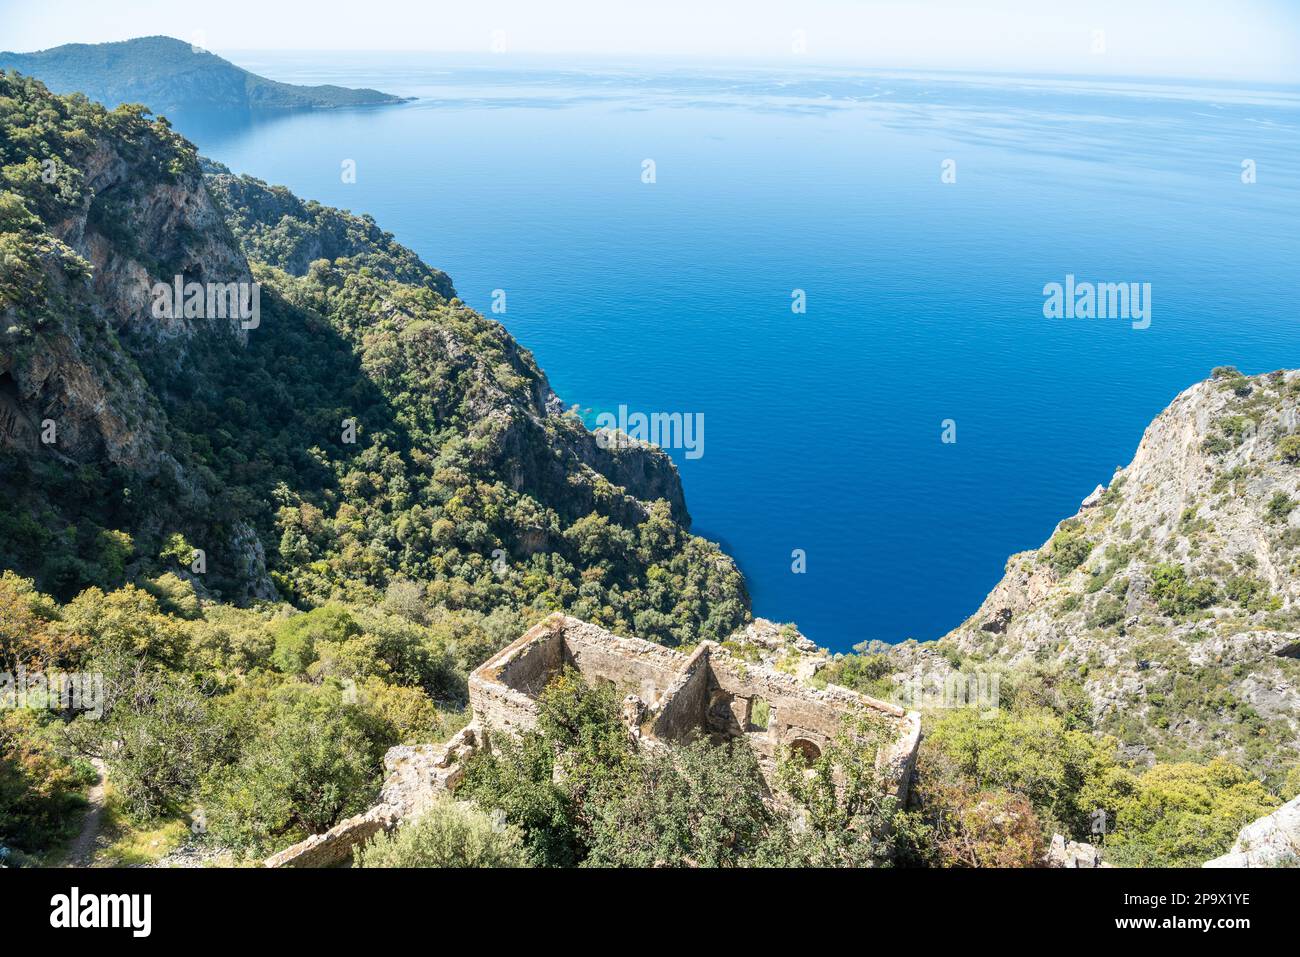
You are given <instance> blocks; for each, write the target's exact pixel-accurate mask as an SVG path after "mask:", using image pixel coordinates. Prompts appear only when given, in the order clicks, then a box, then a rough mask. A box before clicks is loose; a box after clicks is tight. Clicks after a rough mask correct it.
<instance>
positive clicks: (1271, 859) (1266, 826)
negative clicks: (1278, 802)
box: [1202, 797, 1300, 867]
mask: <svg viewBox="0 0 1300 957" xmlns="http://www.w3.org/2000/svg"><path fill="white" fill-rule="evenodd" d="M1202 866H1203V867H1300V797H1297V798H1295V799H1294V800H1291V801H1289V802H1287V803H1286V804H1283V805H1282V806H1281V807H1280V808H1278V809H1277V810H1276V811H1274V812H1273V813H1272V814H1269V815H1266V816H1265V817H1261V818H1260V819H1259V820H1257V821H1255V822H1253V823H1251V824H1247V825H1246V826H1245V827H1243V828H1242V829H1241V833H1240V834H1238V835H1237V840H1236V843H1234V844H1233V845H1232V848H1231V849H1230V850H1229V851H1228V853H1227V854H1224V855H1223V856H1222V857H1216V858H1215V859H1214V860H1212V861H1206V862H1205V863H1204V864H1203V865H1202Z"/></svg>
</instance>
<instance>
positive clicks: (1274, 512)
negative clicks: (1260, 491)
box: [1264, 492, 1296, 524]
mask: <svg viewBox="0 0 1300 957" xmlns="http://www.w3.org/2000/svg"><path fill="white" fill-rule="evenodd" d="M1295 507H1296V503H1295V502H1294V501H1292V499H1291V496H1289V495H1287V494H1286V492H1274V493H1273V497H1272V498H1271V499H1269V500H1268V504H1267V505H1266V506H1264V517H1265V518H1266V519H1268V520H1269V521H1270V522H1273V523H1274V524H1276V523H1278V522H1284V521H1286V519H1287V518H1288V517H1289V516H1290V514H1291V512H1292V510H1294V509H1295Z"/></svg>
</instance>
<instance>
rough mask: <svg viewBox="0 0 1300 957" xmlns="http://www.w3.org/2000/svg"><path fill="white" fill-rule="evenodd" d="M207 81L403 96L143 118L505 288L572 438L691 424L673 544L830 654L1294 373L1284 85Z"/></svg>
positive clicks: (704, 77) (977, 587)
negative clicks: (1176, 401) (359, 104)
mask: <svg viewBox="0 0 1300 957" xmlns="http://www.w3.org/2000/svg"><path fill="white" fill-rule="evenodd" d="M232 58H233V59H234V60H235V61H236V62H237V63H239V64H240V65H241V66H245V67H247V68H249V69H252V70H254V71H255V72H258V73H262V74H264V75H267V76H270V77H272V78H275V79H279V80H286V81H290V82H296V83H325V82H330V83H339V84H344V85H349V86H370V87H374V88H377V89H381V90H385V91H387V92H392V93H399V94H404V95H408V96H413V97H417V98H418V99H416V100H415V101H414V102H411V103H407V104H405V105H401V106H394V107H386V108H379V109H366V110H352V111H344V112H320V113H299V114H293V115H289V116H284V117H280V118H276V119H274V120H270V121H262V122H258V123H256V124H247V123H241V122H238V121H234V120H225V121H222V122H212V121H211V120H209V121H206V122H200V121H197V120H194V121H190V120H180V121H178V122H179V125H180V127H181V128H182V129H183V130H185V131H186V132H187V133H189V134H191V135H192V136H194V137H195V138H196V139H197V141H198V143H199V145H200V147H201V149H202V151H203V152H204V153H205V154H206V155H209V156H211V157H213V158H215V159H217V160H220V161H222V162H224V163H226V164H228V165H230V166H231V167H233V168H234V169H235V170H236V171H237V172H246V173H251V174H253V175H256V176H258V177H260V178H262V179H265V180H268V181H270V182H273V183H283V184H285V185H287V186H289V187H291V188H292V189H293V190H294V191H295V192H297V193H299V194H300V195H302V196H305V197H311V198H314V199H318V200H320V201H322V202H324V203H327V204H330V205H335V206H341V207H345V208H348V209H351V210H353V211H356V212H367V213H370V214H372V215H373V216H374V217H375V218H376V220H378V222H379V223H380V224H381V225H382V226H384V227H385V228H387V229H389V230H391V231H392V232H394V233H395V234H396V236H397V238H398V239H399V240H400V241H401V242H403V243H405V244H407V245H409V246H411V247H412V248H414V249H415V250H416V251H417V252H418V253H419V254H420V255H421V256H422V257H423V258H424V259H426V260H427V261H428V262H430V263H431V264H433V265H435V266H438V267H440V268H442V269H445V270H446V271H447V272H448V273H449V274H450V275H451V276H452V279H453V280H454V282H455V284H456V287H457V289H458V290H459V292H460V294H461V296H462V298H464V299H465V301H466V302H468V303H469V304H470V305H472V306H474V307H476V308H478V309H480V310H482V311H484V312H485V313H486V314H491V313H490V307H491V304H492V293H493V290H495V289H502V290H505V292H506V296H507V299H506V303H507V312H506V313H505V314H504V315H497V316H496V318H499V319H501V321H503V322H504V324H505V325H506V327H507V328H508V329H509V330H510V331H511V332H512V333H513V334H514V335H515V336H516V337H517V338H518V339H519V340H520V341H521V342H522V343H523V344H524V345H525V346H527V347H528V348H530V349H531V350H532V351H533V352H534V353H535V355H536V356H537V358H538V360H539V362H540V363H541V365H542V367H543V368H544V369H545V370H546V372H547V373H548V375H549V377H550V380H551V383H552V385H553V386H554V388H555V389H556V391H557V392H558V393H559V395H560V396H561V398H563V399H564V400H565V401H566V402H568V403H570V404H573V403H576V404H578V405H579V406H580V407H581V408H582V409H583V410H584V412H585V414H587V415H588V416H589V418H594V416H595V415H596V414H597V413H599V412H602V411H609V410H615V409H617V407H618V406H619V405H626V406H627V407H628V408H629V409H631V410H633V411H644V412H653V411H664V412H689V413H702V414H703V416H704V422H705V442H704V454H703V456H702V457H700V458H698V459H688V458H686V457H685V456H684V455H683V453H682V451H681V450H677V451H673V452H672V454H673V456H674V458H675V459H676V461H677V463H678V465H679V467H680V469H681V473H682V479H683V481H684V483H685V488H686V496H687V503H688V505H689V508H690V510H691V512H692V515H693V516H694V519H695V526H694V527H695V530H696V531H697V532H698V533H700V534H703V535H705V536H707V537H710V538H713V539H715V540H717V541H719V542H721V543H722V544H723V545H724V547H725V548H726V549H727V551H728V552H730V553H731V554H732V555H734V556H735V557H736V559H737V560H738V562H739V564H740V566H741V568H742V569H743V571H744V573H745V575H746V576H747V579H748V581H749V583H750V587H751V591H752V595H753V600H754V610H755V613H756V614H759V615H763V616H767V617H770V618H774V619H777V620H780V621H794V622H796V623H797V624H798V625H799V626H800V627H801V628H802V629H803V630H804V631H805V632H806V633H807V634H808V635H810V636H811V637H812V638H813V639H815V640H816V641H818V642H819V643H821V644H824V645H827V646H829V647H831V648H833V649H837V650H848V649H849V648H850V647H851V646H852V645H853V644H855V643H857V642H860V641H863V640H865V639H871V638H879V639H884V640H886V641H898V640H902V639H904V638H907V637H916V638H921V639H926V638H935V637H938V636H939V635H941V634H943V633H944V632H946V631H947V630H949V629H950V628H952V627H954V626H955V625H957V624H958V623H959V622H961V621H962V620H963V619H964V618H965V617H966V616H967V615H969V614H970V613H971V612H973V611H974V610H975V608H976V607H977V606H978V605H979V603H980V601H981V600H982V599H983V597H984V595H985V594H986V593H987V592H988V590H989V589H990V588H991V587H992V585H993V584H995V583H996V582H997V580H998V579H999V578H1000V576H1001V574H1002V570H1003V566H1004V563H1005V561H1006V558H1007V556H1008V555H1010V554H1011V553H1013V552H1016V551H1020V550H1023V549H1026V548H1031V547H1036V546H1037V545H1039V544H1041V543H1042V542H1043V541H1044V540H1045V539H1046V538H1047V537H1048V536H1049V535H1050V534H1051V532H1052V530H1053V528H1054V526H1055V524H1056V523H1057V522H1058V521H1059V520H1060V519H1062V518H1064V517H1066V516H1068V515H1070V514H1072V513H1073V512H1074V511H1075V510H1076V509H1077V507H1078V503H1079V501H1080V499H1082V498H1083V497H1084V496H1085V495H1086V494H1088V493H1089V492H1090V491H1091V490H1092V489H1093V487H1094V486H1095V485H1097V484H1098V483H1103V484H1104V483H1105V482H1106V481H1107V480H1108V478H1109V476H1110V474H1111V473H1112V471H1113V470H1114V468H1115V467H1116V466H1119V465H1122V464H1125V463H1127V462H1128V460H1129V459H1130V458H1131V457H1132V454H1133V451H1134V449H1135V448H1136V446H1137V442H1138V439H1139V438H1140V436H1141V434H1142V431H1143V429H1144V427H1145V426H1146V425H1147V424H1148V423H1149V422H1150V420H1151V419H1152V418H1153V417H1154V416H1155V415H1156V414H1157V413H1158V412H1159V411H1160V410H1161V409H1162V408H1164V406H1165V405H1166V404H1168V402H1169V401H1170V400H1171V399H1172V398H1173V397H1174V396H1175V395H1176V394H1177V393H1178V392H1180V391H1181V390H1182V389H1184V388H1186V387H1187V386H1189V385H1191V384H1192V383H1194V382H1195V381H1197V380H1199V379H1201V378H1204V377H1205V376H1206V375H1207V374H1208V373H1209V371H1210V369H1211V368H1212V367H1213V366H1216V365H1224V364H1232V365H1237V366H1239V367H1240V368H1241V369H1242V370H1243V371H1247V372H1251V373H1254V372H1261V371H1267V370H1271V369H1275V368H1281V367H1291V366H1297V365H1300V335H1298V329H1297V323H1298V322H1300V315H1298V313H1297V305H1296V285H1297V279H1298V278H1300V268H1298V267H1297V259H1298V257H1297V253H1300V229H1298V228H1297V226H1298V224H1300V90H1297V89H1290V88H1281V87H1269V88H1244V87H1237V86H1227V85H1194V84H1186V83H1177V82H1172V81H1171V82H1167V83H1157V82H1152V81H1149V80H1145V81H1107V82H1102V81H1097V80H1089V79H1087V78H1064V79H1062V78H1044V77H1038V78H1034V77H1014V76H963V75H957V74H931V75H919V74H913V75H902V74H884V73H868V72H859V73H854V72H852V71H848V70H813V69H806V70H801V71H790V70H786V69H771V68H769V69H764V68H740V67H725V68H723V67H718V66H716V65H714V66H709V65H699V64H688V63H666V64H665V63H660V64H651V65H644V64H642V65H626V64H624V65H613V66H610V65H602V64H584V65H581V66H574V65H572V64H569V65H567V66H560V65H557V63H556V62H555V61H550V62H547V61H541V62H536V63H520V62H517V61H514V60H504V59H492V60H489V61H485V62H476V61H470V60H463V59H454V58H446V57H436V56H433V55H425V56H416V55H401V56H384V57H379V56H375V55H360V54H357V55H351V54H349V55H340V54H313V55H304V54H292V55H290V54H283V55H281V54H275V55H271V54H267V53H264V52H259V53H255V54H246V55H237V54H236V55H232ZM348 159H351V160H354V161H355V163H356V171H357V176H356V182H355V183H345V182H343V181H342V177H341V175H340V171H341V164H342V162H343V161H344V160H348ZM645 159H653V160H654V162H655V167H656V182H655V183H653V184H646V183H643V182H642V163H643V160H645ZM949 159H951V160H953V161H955V164H956V173H957V176H956V182H955V183H949V184H945V183H943V182H942V181H941V171H942V166H941V164H942V163H943V162H944V161H945V160H949ZM1243 160H1253V161H1254V162H1255V164H1256V169H1257V177H1258V181H1257V182H1256V183H1254V184H1245V183H1243V182H1242V179H1241V173H1242V162H1243ZM1067 274H1073V275H1075V276H1077V277H1078V278H1079V279H1080V280H1081V281H1083V280H1092V281H1108V282H1109V281H1113V282H1121V281H1122V282H1149V283H1150V284H1151V289H1152V293H1151V295H1152V319H1151V324H1150V327H1149V328H1147V329H1134V328H1132V324H1131V323H1129V322H1126V321H1122V320H1083V319H1073V320H1070V319H1061V320H1051V319H1046V318H1044V315H1043V287H1044V285H1045V284H1046V283H1050V282H1053V281H1057V282H1061V281H1064V279H1065V276H1066V275H1067ZM795 289H802V290H804V292H805V294H806V297H807V311H806V313H804V314H796V313H794V312H792V310H791V301H792V300H791V295H792V290H795ZM945 420H953V421H954V422H955V424H956V438H957V441H956V442H955V443H944V442H942V441H941V435H942V431H943V423H944V421H945ZM796 549H802V550H803V552H804V553H805V554H806V572H805V573H803V574H795V573H794V572H792V553H793V552H794V550H796Z"/></svg>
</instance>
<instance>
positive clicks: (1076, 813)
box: [922, 708, 1116, 838]
mask: <svg viewBox="0 0 1300 957" xmlns="http://www.w3.org/2000/svg"><path fill="white" fill-rule="evenodd" d="M1115 748H1116V744H1115V741H1114V739H1112V738H1107V737H1102V738H1098V737H1094V736H1093V735H1092V734H1090V733H1088V732H1086V731H1080V730H1070V729H1068V728H1067V726H1066V724H1065V722H1064V721H1063V720H1062V718H1061V717H1059V716H1058V715H1056V714H1054V713H1052V712H1051V711H1049V710H1047V709H1043V708H1026V709H1024V710H1022V711H1018V712H1011V711H1007V710H1001V711H998V712H997V713H996V714H994V715H992V716H985V717H981V716H980V713H979V712H977V711H975V710H974V709H958V710H953V711H950V712H948V713H947V714H944V715H942V716H941V717H940V718H939V719H938V720H937V721H936V722H935V723H934V724H933V725H932V727H931V728H930V729H929V730H928V732H927V734H926V737H925V740H924V742H923V744H922V750H923V751H927V752H939V753H940V754H942V755H943V756H944V757H945V758H946V759H947V760H948V762H950V764H949V766H950V767H951V768H952V771H953V773H954V774H955V775H956V779H957V780H958V781H960V782H962V783H963V784H964V785H965V786H966V787H967V788H968V789H969V790H970V791H972V792H980V791H1007V792H1010V793H1012V794H1019V795H1022V796H1023V797H1025V798H1026V799H1027V800H1028V801H1029V803H1030V804H1031V805H1032V806H1033V808H1034V811H1035V813H1036V814H1037V816H1038V817H1039V818H1040V819H1041V820H1042V822H1043V824H1044V826H1045V827H1051V828H1054V829H1056V830H1061V831H1063V832H1064V833H1067V834H1069V835H1071V836H1073V837H1075V838H1082V837H1084V836H1086V834H1087V833H1088V829H1089V821H1090V818H1089V815H1090V814H1091V813H1092V811H1094V810H1095V809H1096V808H1098V807H1102V806H1104V805H1105V800H1106V797H1107V795H1108V793H1109V792H1108V788H1109V781H1110V778H1111V776H1112V775H1113V773H1114V772H1115V769H1116V764H1115Z"/></svg>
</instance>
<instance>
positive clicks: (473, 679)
mask: <svg viewBox="0 0 1300 957" xmlns="http://www.w3.org/2000/svg"><path fill="white" fill-rule="evenodd" d="M567 665H572V666H573V667H575V668H577V669H578V671H580V672H581V673H582V675H583V676H584V677H585V678H586V679H587V680H589V681H608V682H611V683H613V684H614V685H615V686H617V687H618V688H619V689H620V690H621V691H623V692H624V693H625V695H626V696H625V698H624V701H623V715H624V718H625V720H626V721H627V722H628V726H629V730H630V731H631V732H632V734H633V736H634V737H635V738H637V740H639V741H641V742H643V743H644V744H646V745H648V746H652V747H653V746H658V747H662V746H668V745H671V744H674V743H680V742H685V741H690V740H692V739H694V738H696V737H698V736H701V735H704V736H709V737H713V738H738V737H744V738H745V740H746V741H748V743H749V745H750V746H751V747H752V748H753V750H754V753H755V755H756V756H757V758H758V762H759V767H760V768H761V769H762V771H763V773H764V775H765V776H766V777H767V778H768V780H769V782H770V781H771V780H772V775H773V773H774V772H775V770H776V763H777V760H778V757H779V755H780V753H781V749H782V748H784V747H795V748H798V749H800V750H802V751H804V753H805V754H807V755H808V756H809V757H816V756H817V755H818V754H820V753H821V752H822V751H823V750H824V749H825V748H826V747H827V746H829V745H830V743H831V742H832V741H833V740H834V739H835V737H836V735H837V734H838V733H839V732H840V729H841V728H842V727H843V726H844V722H845V719H846V718H849V717H851V716H852V715H854V714H862V713H867V714H873V715H875V716H876V717H877V718H878V719H880V720H881V721H883V722H884V723H885V724H886V726H887V727H888V729H889V730H890V731H892V733H893V735H894V737H893V740H892V741H891V742H890V743H888V744H886V745H885V746H884V747H882V748H881V749H880V751H879V753H878V755H877V763H878V764H879V766H880V767H881V768H882V769H883V770H884V771H885V773H886V776H887V778H888V779H889V780H891V781H893V782H895V787H896V793H897V794H898V796H899V797H900V798H904V799H905V798H906V796H907V788H908V784H909V782H910V780H911V776H912V768H913V765H914V764H915V760H916V750H917V746H918V744H919V743H920V738H921V721H920V717H919V715H917V714H916V713H914V712H905V711H904V710H903V709H902V708H900V707H898V706H897V705H893V704H890V703H888V702H885V701H878V700H876V699H874V698H869V697H867V696H865V695H860V694H857V693H856V692H853V691H850V690H848V689H847V688H840V687H836V686H834V685H828V686H827V687H825V688H821V689H818V688H814V687H810V686H809V685H808V684H807V683H806V681H805V679H806V677H807V676H806V675H800V676H796V675H794V674H787V673H785V672H783V671H778V670H776V669H775V668H772V667H769V666H767V665H762V664H755V663H752V662H747V661H742V660H741V659H739V658H737V657H735V656H733V655H731V654H730V653H728V652H727V651H725V650H724V649H723V648H722V647H721V646H719V645H717V644H714V643H713V642H708V641H706V642H702V643H701V644H700V645H699V646H698V647H697V648H696V649H695V650H694V652H693V653H691V654H690V655H686V654H683V653H682V652H680V651H677V650H675V649H672V648H667V647H664V646H663V645H656V644H654V643H653V642H648V641H642V640H640V639H638V638H623V637H620V636H618V635H614V634H611V633H610V632H608V631H605V630H604V629H603V628H600V627H598V626H596V625H592V624H589V623H587V622H583V621H579V620H578V619H576V618H570V617H567V616H564V615H558V614H557V615H552V616H551V617H550V618H547V619H546V620H545V621H543V622H540V623H538V624H537V625H535V626H533V627H532V628H530V629H529V630H528V631H526V632H525V633H524V634H523V635H521V636H520V637H519V638H518V639H517V640H515V641H514V642H512V643H511V644H510V645H509V646H508V647H506V648H504V649H502V650H501V651H500V652H498V653H497V654H495V655H493V656H492V657H491V658H490V659H488V660H487V661H486V662H484V663H483V664H482V665H481V666H480V667H478V668H476V669H475V670H474V672H473V673H472V674H471V675H470V677H469V698H470V706H471V708H472V709H473V712H474V717H473V720H472V721H471V723H470V724H469V725H468V726H467V727H466V728H464V729H463V730H462V731H460V732H459V733H458V734H457V735H455V736H454V737H453V738H452V739H451V740H450V741H448V742H447V743H446V744H442V745H403V746H401V747H397V748H392V749H390V750H389V752H388V754H387V755H386V756H385V759H384V764H385V768H386V770H387V772H388V777H387V780H386V781H385V783H384V788H383V791H382V792H381V796H380V803H379V804H378V805H376V806H375V807H374V808H371V810H369V811H367V812H366V813H365V814H360V815H357V816H356V817H354V818H349V819H348V820H347V821H344V822H342V823H341V824H339V825H338V826H337V827H335V828H333V829H331V830H330V831H328V832H326V833H325V834H318V835H315V836H314V837H311V838H308V839H307V840H305V841H303V842H301V843H300V844H296V845H294V846H293V847H291V848H286V849H285V850H283V851H281V852H280V853H278V854H276V855H274V856H273V857H270V858H268V859H267V861H266V866H268V867H326V866H331V865H335V864H340V863H343V862H345V861H347V860H348V859H349V858H350V857H351V854H352V851H353V849H354V848H355V847H356V846H357V845H358V844H361V843H363V842H364V841H368V840H370V839H371V838H372V837H373V836H374V835H375V834H377V833H378V832H379V831H380V830H381V829H385V828H389V827H392V826H394V824H395V823H396V821H398V820H400V819H401V818H403V817H408V816H411V815H415V814H418V813H420V811H422V810H423V809H424V808H425V807H426V806H427V804H428V802H429V801H431V800H433V799H434V798H435V797H436V796H437V795H439V794H443V793H446V792H448V791H451V790H453V789H454V788H455V787H456V785H457V784H458V783H459V781H460V778H461V776H463V774H464V764H465V758H466V757H468V756H469V755H470V754H472V753H473V752H474V750H476V749H478V748H483V747H492V743H491V738H492V735H493V734H498V733H506V734H517V733H519V732H521V731H524V730H528V729H531V728H534V727H536V726H537V721H538V717H539V708H538V704H537V696H538V695H539V694H540V693H541V692H542V690H543V689H544V688H545V687H546V684H547V682H549V681H550V679H551V678H552V677H553V676H555V675H556V674H558V673H559V672H560V671H561V670H562V669H563V668H564V667H565V666H567ZM760 702H761V703H762V704H764V705H765V706H766V715H767V716H766V724H765V725H764V726H760V725H759V723H758V722H757V720H756V717H757V712H758V710H759V703H760Z"/></svg>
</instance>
